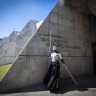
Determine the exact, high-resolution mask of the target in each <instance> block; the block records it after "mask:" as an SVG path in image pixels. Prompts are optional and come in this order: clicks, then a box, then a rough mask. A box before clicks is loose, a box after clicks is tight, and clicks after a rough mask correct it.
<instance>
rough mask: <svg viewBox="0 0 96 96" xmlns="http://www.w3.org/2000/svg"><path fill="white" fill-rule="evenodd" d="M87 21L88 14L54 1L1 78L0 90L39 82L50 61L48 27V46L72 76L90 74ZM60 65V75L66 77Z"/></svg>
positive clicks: (89, 36)
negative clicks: (59, 53) (50, 44)
mask: <svg viewBox="0 0 96 96" xmlns="http://www.w3.org/2000/svg"><path fill="white" fill-rule="evenodd" d="M90 25H91V23H90V17H89V15H87V14H84V13H81V12H79V11H78V8H75V7H72V6H67V5H66V3H65V2H61V1H58V2H57V3H56V5H55V7H54V8H53V9H52V10H51V12H50V13H49V15H48V16H47V17H46V18H45V20H44V21H43V23H42V24H41V26H40V27H39V28H38V30H37V31H36V33H35V34H34V35H33V36H32V38H31V39H30V41H29V42H28V43H27V44H25V47H24V48H23V49H22V51H21V52H20V53H19V56H18V57H17V58H16V59H15V60H14V62H13V63H12V66H11V68H10V69H9V71H8V72H7V73H6V74H5V76H4V78H3V79H2V80H1V82H0V91H6V90H7V91H8V90H9V91H10V90H17V89H19V88H25V87H29V86H33V85H37V84H41V83H42V82H43V79H44V77H45V75H46V73H47V70H48V67H49V64H50V63H49V61H50V60H49V59H48V48H49V32H50V31H51V30H52V46H53V45H56V46H57V48H58V50H59V51H60V52H61V54H62V56H63V58H64V60H65V63H66V65H67V66H68V69H69V70H70V71H71V72H72V74H73V76H80V75H84V74H93V59H92V40H93V39H92V37H91V34H92V33H93V31H91V30H92V29H91V28H90ZM21 39H22V38H20V40H21ZM21 43H22V42H19V45H21ZM13 52H14V51H13ZM60 65H61V67H60V68H61V69H60V72H61V74H60V78H62V79H64V78H67V77H69V75H68V73H67V72H66V71H65V68H64V67H63V65H62V64H60Z"/></svg>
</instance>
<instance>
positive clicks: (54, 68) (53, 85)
mask: <svg viewBox="0 0 96 96" xmlns="http://www.w3.org/2000/svg"><path fill="white" fill-rule="evenodd" d="M59 76H60V65H59V63H54V64H53V63H51V64H50V67H49V70H48V72H47V74H46V76H45V79H44V82H43V84H45V85H46V87H47V88H48V89H49V90H55V89H58V82H59Z"/></svg>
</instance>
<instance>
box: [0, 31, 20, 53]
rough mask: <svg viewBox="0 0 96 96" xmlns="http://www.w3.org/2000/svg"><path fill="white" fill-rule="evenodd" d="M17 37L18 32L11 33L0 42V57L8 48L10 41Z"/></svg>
mask: <svg viewBox="0 0 96 96" xmlns="http://www.w3.org/2000/svg"><path fill="white" fill-rule="evenodd" d="M18 35H19V32H18V31H13V32H12V33H11V34H10V36H9V37H5V38H3V39H2V40H1V43H0V55H3V54H4V52H5V51H6V50H7V48H8V47H9V46H10V44H11V43H12V41H14V40H15V39H16V37H17V36H18Z"/></svg>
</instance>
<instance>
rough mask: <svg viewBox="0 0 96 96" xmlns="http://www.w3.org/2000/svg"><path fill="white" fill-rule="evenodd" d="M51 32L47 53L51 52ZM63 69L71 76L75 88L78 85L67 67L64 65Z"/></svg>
mask: <svg viewBox="0 0 96 96" xmlns="http://www.w3.org/2000/svg"><path fill="white" fill-rule="evenodd" d="M51 41H52V30H51V31H50V46H49V52H51V45H52V42H51ZM64 67H65V69H66V70H67V72H68V73H69V75H70V76H71V78H72V80H73V81H74V83H75V84H76V86H77V85H78V84H77V82H76V80H75V79H74V77H73V76H72V74H71V72H70V71H69V70H68V68H67V66H66V65H65V64H64Z"/></svg>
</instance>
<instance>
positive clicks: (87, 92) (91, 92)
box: [0, 75, 96, 96]
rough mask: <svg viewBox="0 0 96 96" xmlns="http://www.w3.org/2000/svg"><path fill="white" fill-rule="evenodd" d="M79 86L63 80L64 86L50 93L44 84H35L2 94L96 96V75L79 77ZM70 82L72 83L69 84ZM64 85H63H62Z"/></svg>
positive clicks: (3, 95) (6, 95) (1, 95)
mask: <svg viewBox="0 0 96 96" xmlns="http://www.w3.org/2000/svg"><path fill="white" fill-rule="evenodd" d="M77 81H78V83H79V86H75V85H74V84H73V83H72V82H71V80H69V79H66V80H62V81H61V83H62V85H63V86H64V87H63V88H59V90H58V91H56V92H54V93H50V91H49V90H48V89H46V87H45V86H44V85H39V86H35V87H34V89H33V88H30V89H24V90H22V91H20V90H19V91H17V92H16V91H15V92H13V93H11V94H10V93H6V94H5V93H4V94H0V96H95V95H96V83H95V81H96V76H89V75H88V77H86V76H84V77H83V78H81V77H79V78H78V79H77ZM69 83H70V85H69ZM60 86H61V85H60ZM61 87H62V86H61Z"/></svg>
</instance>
